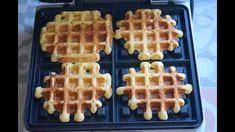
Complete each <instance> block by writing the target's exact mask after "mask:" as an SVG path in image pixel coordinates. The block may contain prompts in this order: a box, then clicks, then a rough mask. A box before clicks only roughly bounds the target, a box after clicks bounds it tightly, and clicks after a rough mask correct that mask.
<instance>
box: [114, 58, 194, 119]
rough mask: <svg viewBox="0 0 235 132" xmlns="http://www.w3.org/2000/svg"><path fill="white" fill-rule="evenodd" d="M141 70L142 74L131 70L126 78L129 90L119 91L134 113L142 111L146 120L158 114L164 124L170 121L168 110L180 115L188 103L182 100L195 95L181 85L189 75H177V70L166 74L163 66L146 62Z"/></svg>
mask: <svg viewBox="0 0 235 132" xmlns="http://www.w3.org/2000/svg"><path fill="white" fill-rule="evenodd" d="M140 68H141V70H140V71H138V72H137V71H135V69H134V68H130V69H129V72H128V74H125V75H124V76H123V78H122V79H123V81H125V82H126V86H122V87H119V88H117V90H116V93H117V94H118V95H122V94H127V95H128V98H129V101H128V105H129V107H130V108H131V109H132V110H135V109H136V108H137V107H140V108H142V109H143V110H144V118H145V119H146V120H150V119H152V111H158V117H159V119H161V120H167V119H168V115H167V110H168V108H172V109H173V112H174V113H178V112H179V111H180V107H181V106H183V105H184V103H185V102H184V100H183V99H182V98H181V97H182V96H183V95H184V94H190V93H191V92H192V86H191V85H190V84H186V85H184V84H182V82H181V81H182V80H184V79H185V77H186V76H185V74H183V73H177V71H176V68H175V67H173V66H171V67H170V71H169V72H166V71H164V66H163V63H162V62H153V63H151V64H150V63H149V62H142V63H141V64H140Z"/></svg>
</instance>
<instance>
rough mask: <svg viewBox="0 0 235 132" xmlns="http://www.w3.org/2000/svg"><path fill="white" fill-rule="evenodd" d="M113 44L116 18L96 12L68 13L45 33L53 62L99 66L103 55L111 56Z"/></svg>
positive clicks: (43, 40) (43, 43)
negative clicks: (97, 64)
mask: <svg viewBox="0 0 235 132" xmlns="http://www.w3.org/2000/svg"><path fill="white" fill-rule="evenodd" d="M112 40H113V30H112V17H111V15H110V14H106V15H105V19H103V18H102V17H101V13H100V12H99V11H97V10H95V11H73V12H72V11H70V12H69V11H64V12H62V13H61V14H58V15H56V16H55V20H54V21H51V22H48V23H47V24H46V26H45V27H43V28H42V30H41V37H40V44H41V48H42V50H43V51H48V52H49V53H51V54H52V55H51V61H53V62H55V61H59V62H96V61H98V60H99V59H100V56H99V52H100V51H101V50H104V52H105V53H106V54H110V52H111V47H112Z"/></svg>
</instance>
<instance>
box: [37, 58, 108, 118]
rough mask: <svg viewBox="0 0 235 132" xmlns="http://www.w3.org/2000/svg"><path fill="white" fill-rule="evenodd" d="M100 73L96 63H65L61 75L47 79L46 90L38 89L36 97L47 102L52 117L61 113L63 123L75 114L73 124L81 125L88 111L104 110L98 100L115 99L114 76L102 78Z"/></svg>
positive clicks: (45, 80) (45, 79)
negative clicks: (112, 86)
mask: <svg viewBox="0 0 235 132" xmlns="http://www.w3.org/2000/svg"><path fill="white" fill-rule="evenodd" d="M99 69H100V66H99V64H97V63H75V64H72V63H64V64H63V65H62V73H60V74H56V73H51V75H49V76H46V77H45V78H44V82H45V83H47V86H46V87H45V88H42V87H37V88H36V91H35V97H36V98H41V97H43V98H45V100H46V101H45V102H44V104H43V107H44V108H45V109H46V110H47V111H48V113H49V114H52V113H54V111H58V112H59V113H60V117H59V118H60V121H61V122H68V121H69V120H70V114H73V113H74V120H75V121H76V122H81V121H83V120H84V118H85V117H84V111H85V109H87V108H88V109H90V111H91V112H92V113H95V112H96V111H97V109H98V108H99V107H102V103H101V102H100V101H99V98H100V97H101V96H105V97H106V98H107V99H108V98H110V97H111V96H112V88H111V75H110V74H109V73H106V74H101V73H99Z"/></svg>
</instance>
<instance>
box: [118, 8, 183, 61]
mask: <svg viewBox="0 0 235 132" xmlns="http://www.w3.org/2000/svg"><path fill="white" fill-rule="evenodd" d="M116 25H117V27H118V28H119V29H117V30H116V31H115V36H114V37H115V38H116V39H120V38H123V39H124V40H125V41H126V42H125V44H124V47H125V48H127V49H128V53H129V54H133V53H134V51H135V50H137V51H138V52H139V56H138V59H139V60H150V59H151V60H161V59H163V57H164V56H163V51H165V50H169V51H172V50H174V49H175V48H176V47H178V46H179V43H178V42H177V38H178V37H182V36H183V32H182V31H180V30H177V29H175V28H174V26H175V25H176V21H175V20H173V19H171V17H170V16H169V15H166V16H165V18H163V17H161V10H159V9H138V10H136V11H135V13H133V12H132V11H128V12H127V13H126V17H125V19H124V20H120V21H118V22H117V23H116Z"/></svg>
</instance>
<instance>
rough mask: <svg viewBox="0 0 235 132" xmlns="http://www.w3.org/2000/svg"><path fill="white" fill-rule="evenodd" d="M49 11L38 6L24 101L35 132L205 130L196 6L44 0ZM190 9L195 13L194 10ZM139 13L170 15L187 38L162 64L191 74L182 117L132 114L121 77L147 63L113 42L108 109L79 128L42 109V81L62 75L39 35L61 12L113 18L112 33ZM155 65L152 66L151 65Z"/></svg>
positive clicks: (107, 69)
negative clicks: (152, 11)
mask: <svg viewBox="0 0 235 132" xmlns="http://www.w3.org/2000/svg"><path fill="white" fill-rule="evenodd" d="M44 2H51V3H50V5H44V6H38V7H37V10H36V15H35V23H34V34H33V43H32V52H31V60H30V69H29V78H28V86H27V87H28V89H27V90H28V91H27V97H26V101H25V113H24V122H25V127H26V128H27V129H28V130H30V131H79V130H82V131H84V130H126V129H132V130H137V129H138V130H140V129H192V128H197V127H199V126H200V125H201V123H202V120H203V114H202V104H201V95H200V87H199V78H198V73H197V65H196V56H195V51H194V41H193V32H192V22H191V19H192V14H191V13H192V12H193V11H192V9H193V1H185V0H73V1H71V0H70V1H69V0H67V1H66V0H52V1H50V0H44ZM190 6H191V8H190ZM140 8H148V9H160V10H162V16H165V15H166V14H168V15H170V16H171V17H172V18H173V19H174V20H175V21H176V23H177V25H176V26H175V27H176V28H177V29H179V30H181V31H183V33H184V36H183V38H181V39H179V41H178V42H179V47H178V48H176V49H175V50H174V51H164V52H163V53H164V59H163V60H162V62H163V64H164V66H165V70H168V69H169V68H170V66H175V67H176V70H177V71H178V72H181V73H184V74H186V79H185V80H184V81H183V83H185V84H186V83H190V84H192V86H193V91H192V93H191V94H189V95H187V96H183V99H184V100H185V105H184V106H183V107H181V110H180V112H179V113H177V114H174V113H173V111H172V110H171V109H169V110H168V116H169V118H168V120H166V121H162V120H159V118H158V116H157V115H156V112H153V118H152V119H151V120H149V121H147V120H144V118H143V110H142V109H136V110H134V111H132V110H131V109H130V108H129V107H128V104H127V101H128V97H127V96H125V95H123V96H118V95H117V94H116V89H117V88H118V87H120V86H124V85H125V82H123V81H122V75H123V74H126V73H127V71H128V69H129V68H132V67H133V68H135V69H136V70H139V69H140V68H139V65H140V63H141V62H142V61H139V60H138V52H135V53H134V54H132V55H129V54H128V52H127V49H125V48H124V47H123V44H124V40H123V39H120V40H116V39H113V45H112V53H111V54H110V55H106V54H105V53H104V52H103V51H101V52H100V58H101V59H100V61H98V62H97V63H99V64H100V67H101V69H100V73H110V74H111V76H112V88H113V95H112V98H110V99H105V98H104V97H101V98H100V101H101V102H102V104H103V106H102V107H101V108H99V109H98V110H97V112H96V113H95V114H92V113H91V112H90V111H89V110H86V111H85V120H84V121H83V122H80V123H79V122H74V120H73V117H72V116H73V115H71V117H70V118H71V120H70V122H68V123H61V122H60V121H59V118H58V116H59V113H58V112H55V113H54V114H52V115H49V114H48V113H47V111H46V110H45V109H44V108H43V107H42V106H43V102H44V101H45V100H44V99H43V98H42V99H36V98H35V97H34V92H35V88H36V87H37V86H42V87H43V86H45V84H44V83H43V78H44V76H46V75H49V73H50V72H56V73H60V72H61V63H56V62H51V61H50V55H49V54H48V53H47V52H42V51H41V47H40V44H39V38H40V31H41V28H42V27H43V26H45V25H46V23H47V22H49V21H52V20H53V19H54V16H55V15H56V14H60V13H61V12H62V11H82V10H99V11H100V12H101V14H102V17H103V16H104V15H105V14H111V15H112V18H113V30H114V31H115V29H117V27H116V24H115V23H116V22H117V21H118V20H121V19H124V17H125V13H126V12H127V11H128V10H132V11H135V10H137V9H140ZM148 62H152V61H148Z"/></svg>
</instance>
